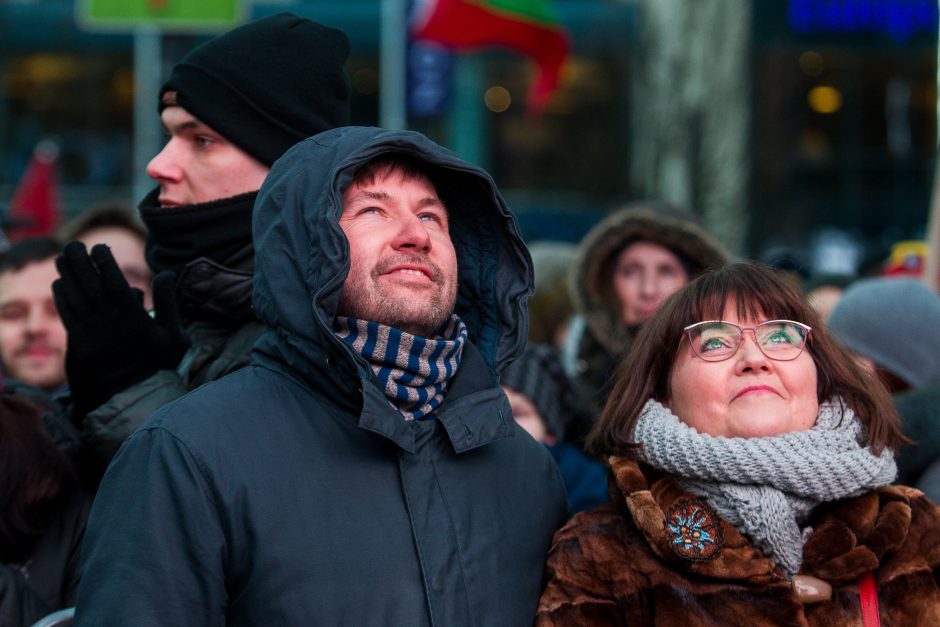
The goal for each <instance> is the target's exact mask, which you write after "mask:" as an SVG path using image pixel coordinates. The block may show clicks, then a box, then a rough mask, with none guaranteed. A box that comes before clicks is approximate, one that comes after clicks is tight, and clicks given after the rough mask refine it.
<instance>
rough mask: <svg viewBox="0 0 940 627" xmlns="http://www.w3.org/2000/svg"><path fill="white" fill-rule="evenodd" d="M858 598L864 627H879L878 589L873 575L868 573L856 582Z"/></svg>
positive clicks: (870, 572)
mask: <svg viewBox="0 0 940 627" xmlns="http://www.w3.org/2000/svg"><path fill="white" fill-rule="evenodd" d="M858 596H859V599H860V600H861V603H862V623H863V624H864V625H865V627H881V617H880V616H879V615H878V588H877V586H875V574H874V573H873V572H872V571H868V572H867V573H865V574H864V575H862V576H861V577H860V578H859V580H858Z"/></svg>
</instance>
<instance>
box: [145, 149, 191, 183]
mask: <svg viewBox="0 0 940 627" xmlns="http://www.w3.org/2000/svg"><path fill="white" fill-rule="evenodd" d="M182 172H183V170H182V168H181V167H180V165H179V155H178V150H177V146H176V142H175V140H173V139H170V141H168V142H167V143H166V145H165V146H164V147H163V150H161V151H160V152H158V153H157V155H156V156H155V157H154V158H153V159H151V160H150V163H148V164H147V176H149V177H150V178H152V179H153V180H155V181H157V182H158V183H159V182H161V181H169V182H174V183H175V182H178V181H179V180H180V178H181V177H182Z"/></svg>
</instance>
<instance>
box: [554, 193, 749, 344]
mask: <svg viewBox="0 0 940 627" xmlns="http://www.w3.org/2000/svg"><path fill="white" fill-rule="evenodd" d="M637 241H648V242H652V243H654V244H659V245H660V246H662V247H664V248H667V249H669V250H670V251H672V252H673V253H676V254H677V255H678V256H679V258H680V259H681V260H682V261H683V264H684V265H685V266H686V269H687V270H690V275H691V276H690V277H689V278H690V279H691V278H694V277H695V276H696V275H698V274H700V273H701V272H703V271H704V270H706V269H708V268H714V267H719V266H722V265H724V264H726V263H728V262H729V261H730V260H731V255H730V253H728V251H727V250H726V249H725V247H724V246H722V244H721V243H720V242H719V241H718V240H717V239H715V238H714V237H712V236H711V235H710V234H708V233H707V232H705V230H704V229H702V228H701V227H699V226H698V225H697V224H696V223H695V222H693V221H692V219H691V218H690V217H689V216H686V215H681V214H679V213H678V212H677V211H675V210H674V209H672V208H670V207H668V206H665V205H662V206H660V205H656V204H652V203H651V204H642V205H628V206H626V207H624V208H622V209H620V210H618V211H616V212H614V213H612V214H611V215H609V216H607V217H606V218H605V219H604V220H603V221H601V222H600V223H598V224H597V225H596V226H595V227H594V228H593V229H591V230H590V231H589V232H588V234H587V235H585V236H584V239H583V240H581V244H580V245H579V246H578V252H577V255H576V256H575V260H574V266H573V268H572V272H571V274H570V275H569V277H570V281H571V282H570V284H569V291H570V292H571V298H572V300H573V302H574V306H575V309H576V310H577V311H578V312H579V313H581V314H582V315H583V316H584V318H585V321H586V322H587V326H588V328H589V329H590V331H591V332H592V333H593V334H594V336H595V337H596V338H597V340H599V341H600V342H601V344H603V345H605V346H607V347H609V349H611V350H612V351H613V352H614V353H620V352H621V350H622V348H624V347H625V345H626V342H627V338H628V336H629V331H628V330H627V329H626V328H624V326H623V323H622V322H621V313H620V304H619V302H618V300H617V296H616V295H615V294H614V291H613V284H612V271H613V263H614V261H615V260H616V256H617V255H619V254H620V252H621V251H622V250H623V249H624V248H626V247H627V245H628V244H631V243H633V242H637Z"/></svg>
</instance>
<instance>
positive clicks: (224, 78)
mask: <svg viewBox="0 0 940 627" xmlns="http://www.w3.org/2000/svg"><path fill="white" fill-rule="evenodd" d="M348 56H349V40H348V39H347V38H346V34H345V33H344V32H343V31H341V30H337V29H335V28H330V27H329V26H323V25H322V24H317V23H316V22H312V21H310V20H308V19H305V18H302V17H298V16H296V15H292V14H290V13H278V14H277V15H272V16H270V17H266V18H263V19H260V20H257V21H255V22H251V23H250V24H245V25H244V26H239V27H238V28H236V29H233V30H231V31H229V32H227V33H225V34H224V35H220V36H218V37H216V38H214V39H211V40H209V41H207V42H206V43H204V44H202V45H201V46H198V47H197V48H195V49H193V50H192V51H191V52H190V53H189V54H187V55H186V56H185V57H184V58H183V60H182V61H180V62H179V63H177V64H176V65H175V66H174V67H173V71H172V72H171V74H170V79H169V80H168V81H167V82H166V84H164V85H163V88H162V89H161V91H160V95H161V99H160V111H163V109H164V108H165V105H164V104H163V98H162V96H163V93H164V92H167V91H175V92H176V94H177V95H176V102H177V104H179V105H180V106H181V107H183V108H184V109H186V111H188V112H189V113H191V114H192V115H194V116H195V117H196V118H198V119H199V120H200V121H202V122H205V123H206V124H207V125H208V126H210V127H212V128H213V129H214V130H216V131H218V132H219V133H221V134H222V136H223V137H225V138H226V139H227V140H229V141H230V142H232V143H233V144H235V145H236V146H238V147H239V148H241V149H242V150H244V151H245V152H247V153H248V154H250V155H251V156H253V157H254V158H256V159H257V160H258V161H260V162H262V163H264V164H266V165H269V166H270V165H271V164H272V163H274V162H275V161H276V160H277V159H278V158H279V157H280V156H281V155H282V154H284V152H285V151H286V150H287V149H288V148H290V147H291V146H293V145H294V144H296V143H297V142H299V141H301V140H302V139H306V138H307V137H310V136H311V135H316V134H317V133H320V132H322V131H326V130H329V129H331V128H335V127H337V126H344V125H346V124H348V123H349V79H348V78H347V76H346V71H345V70H344V69H343V64H344V63H345V62H346V58H347V57H348Z"/></svg>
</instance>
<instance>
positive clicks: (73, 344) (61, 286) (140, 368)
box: [52, 242, 189, 417]
mask: <svg viewBox="0 0 940 627" xmlns="http://www.w3.org/2000/svg"><path fill="white" fill-rule="evenodd" d="M55 264H56V268H58V270H59V276H60V277H61V278H59V279H56V280H55V281H54V282H53V283H52V293H53V295H54V297H55V304H56V307H58V309H59V316H61V318H62V323H63V324H64V325H65V328H66V330H67V331H68V345H67V349H66V353H65V374H66V376H67V377H68V380H69V388H70V390H71V393H72V400H73V401H74V403H75V413H76V414H77V416H76V417H81V416H84V415H85V414H87V413H88V412H90V411H92V410H93V409H95V408H96V407H98V406H99V405H101V404H102V403H104V402H105V401H107V400H108V399H109V398H110V397H111V396H113V395H114V394H116V393H118V392H120V391H121V390H123V389H125V388H127V387H130V386H131V385H133V384H135V383H138V382H140V381H143V380H144V379H146V378H148V377H150V376H151V375H153V374H154V373H156V372H157V371H158V370H172V369H175V368H176V366H177V364H179V361H180V359H181V358H182V357H183V353H185V352H186V349H187V348H188V347H189V339H188V338H187V337H186V334H185V333H183V328H182V324H181V323H180V317H179V312H178V310H177V307H176V275H174V274H173V273H172V272H161V273H160V274H158V275H157V276H156V277H155V278H154V280H153V305H154V312H155V317H153V318H151V317H150V315H149V314H148V313H147V310H146V309H144V307H143V304H142V300H141V298H140V290H135V289H132V288H131V287H130V285H128V283H127V279H125V278H124V275H123V274H121V270H120V268H118V266H117V263H115V261H114V257H113V256H112V255H111V251H110V249H109V248H108V247H107V246H105V245H104V244H98V245H97V246H95V247H93V248H92V249H91V255H89V254H88V253H87V252H86V251H85V245H84V244H82V243H81V242H69V243H68V244H66V245H65V248H64V249H63V250H62V254H61V255H59V256H58V257H56V260H55Z"/></svg>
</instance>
